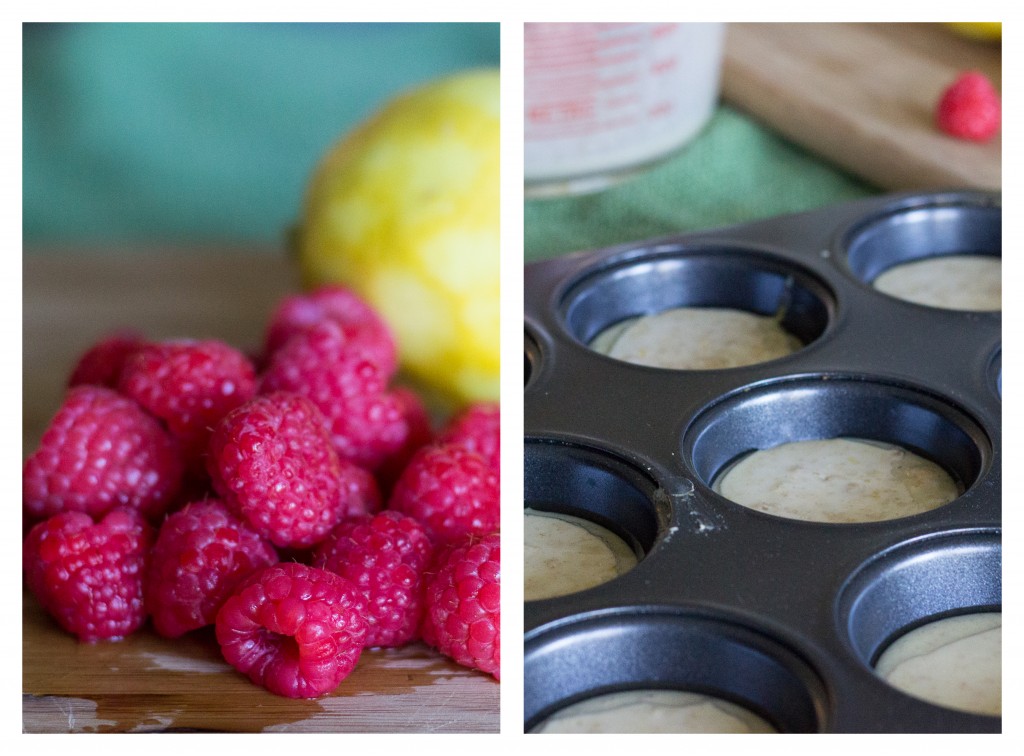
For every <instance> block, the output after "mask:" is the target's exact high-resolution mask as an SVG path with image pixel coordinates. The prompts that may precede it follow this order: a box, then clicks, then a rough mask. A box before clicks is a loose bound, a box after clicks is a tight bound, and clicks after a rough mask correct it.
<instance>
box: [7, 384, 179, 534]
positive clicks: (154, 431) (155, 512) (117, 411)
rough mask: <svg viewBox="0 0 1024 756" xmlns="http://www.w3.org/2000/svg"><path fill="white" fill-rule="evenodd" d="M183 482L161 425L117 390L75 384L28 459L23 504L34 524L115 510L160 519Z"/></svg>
mask: <svg viewBox="0 0 1024 756" xmlns="http://www.w3.org/2000/svg"><path fill="white" fill-rule="evenodd" d="M181 477H182V463H181V458H180V452H179V450H178V447H177V445H176V444H175V443H174V440H173V439H172V438H171V437H170V436H169V435H168V434H167V432H166V431H165V430H164V429H163V427H162V426H161V425H160V423H159V422H157V420H155V419H154V418H153V417H151V416H150V415H149V414H147V413H146V412H145V410H143V409H142V408H141V407H139V405H137V404H136V403H135V402H133V401H132V400H131V399H128V398H127V397H124V396H121V395H120V394H118V393H117V392H115V391H113V390H111V389H108V388H103V387H101V386H76V387H75V388H72V389H70V390H69V391H68V393H67V396H65V398H64V403H63V404H62V405H61V407H60V409H59V410H58V411H57V414H56V415H55V416H54V418H53V420H51V421H50V425H49V426H48V427H47V429H46V431H45V432H44V433H43V436H42V439H41V440H40V442H39V448H38V449H36V451H35V452H33V453H32V455H31V456H30V457H29V458H28V459H27V460H25V466H24V469H23V475H22V481H23V486H22V497H23V498H22V500H23V504H24V511H25V514H26V516H27V517H28V518H29V519H33V520H39V519H43V518H46V517H49V516H51V515H54V514H57V513H58V512H64V511H77V512H85V513H87V514H89V515H92V516H93V517H100V516H102V515H103V514H105V513H106V512H108V511H109V510H110V509H112V508H113V507H115V506H125V507H131V508H133V509H138V510H140V511H141V512H142V514H144V515H145V516H147V517H150V518H156V517H159V516H160V515H162V514H163V513H164V511H166V509H167V507H168V506H169V505H170V503H171V501H172V500H173V499H174V496H175V494H176V493H177V492H178V489H179V487H180V485H181Z"/></svg>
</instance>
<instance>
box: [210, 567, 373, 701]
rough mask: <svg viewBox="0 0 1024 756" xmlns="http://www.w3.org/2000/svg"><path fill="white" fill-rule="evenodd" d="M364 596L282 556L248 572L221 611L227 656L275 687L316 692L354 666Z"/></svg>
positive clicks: (220, 634) (294, 694)
mask: <svg viewBox="0 0 1024 756" xmlns="http://www.w3.org/2000/svg"><path fill="white" fill-rule="evenodd" d="M365 601H366V600H365V599H364V598H363V597H362V595H361V594H360V593H359V591H358V590H356V588H355V587H354V586H353V585H352V584H351V583H349V582H348V581H347V580H345V579H344V578H342V577H339V576H338V575H335V574H334V573H333V572H328V571H327V570H322V569H319V568H317V567H308V566H306V565H303V564H297V563H295V562H284V563H281V564H277V565H274V566H272V567H266V568H264V569H262V570H260V571H259V572H256V573H254V574H252V575H250V576H249V577H248V578H246V579H245V580H244V581H243V582H242V583H241V584H240V586H239V587H238V589H237V590H236V591H235V593H234V594H233V595H232V596H231V597H230V598H228V600H227V601H225V602H224V606H222V607H221V610H220V611H219V612H218V613H217V622H216V632H217V641H218V643H220V648H221V652H222V653H223V654H224V658H225V659H226V660H227V661H228V663H229V664H231V665H232V666H233V667H234V668H235V669H237V670H238V671H239V672H242V673H243V674H245V675H248V677H249V679H250V680H252V681H253V682H254V683H256V684H257V685H262V686H263V687H265V688H266V689H267V690H269V691H270V692H271V693H276V694H277V695H279V696H286V697H288V698H315V697H316V696H320V695H323V694H324V693H329V692H331V691H332V690H334V689H335V688H336V687H338V685H339V684H340V683H341V681H342V680H344V679H345V678H346V677H347V676H348V675H349V673H350V672H351V671H352V670H353V669H354V668H355V666H356V663H357V662H358V661H359V656H360V654H361V653H362V650H363V644H364V642H365V641H366V619H365V617H364V615H365V612H366V603H365Z"/></svg>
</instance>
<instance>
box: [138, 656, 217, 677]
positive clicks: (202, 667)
mask: <svg viewBox="0 0 1024 756" xmlns="http://www.w3.org/2000/svg"><path fill="white" fill-rule="evenodd" d="M140 656H141V657H142V658H144V659H145V660H146V661H147V663H148V666H146V667H145V668H146V669H159V670H163V671H165V672H194V673H196V674H213V673H217V672H230V671H231V665H229V664H228V663H227V662H214V661H207V660H205V659H192V658H189V657H187V656H178V655H177V654H155V653H150V652H145V653H142V654H140Z"/></svg>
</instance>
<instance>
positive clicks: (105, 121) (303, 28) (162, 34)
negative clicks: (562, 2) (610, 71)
mask: <svg viewBox="0 0 1024 756" xmlns="http://www.w3.org/2000/svg"><path fill="white" fill-rule="evenodd" d="M23 42H24V44H23V63H24V68H23V72H24V73H23V77H24V78H23V105H24V109H23V113H24V115H23V135H24V148H23V171H24V173H23V190H24V210H23V223H24V238H25V242H26V244H28V245H33V244H46V243H59V242H68V241H70V242H104V241H121V242H124V241H143V242H154V241H172V242H190V241H230V242H242V243H246V242H260V243H270V244H274V243H277V242H280V241H281V239H282V238H283V235H284V232H285V230H286V229H287V227H288V226H289V225H290V224H292V223H293V222H294V221H295V220H296V218H297V216H298V211H299V206H300V203H301V199H302V193H303V191H304V188H305V185H306V182H307V181H308V179H309V176H310V174H311V172H312V171H313V168H314V166H315V164H316V162H317V160H318V159H319V158H320V156H321V155H322V154H323V153H324V152H325V151H326V150H327V149H328V148H329V147H330V145H331V144H333V143H334V142H335V140H337V139H338V138H339V137H340V136H341V135H342V134H343V133H344V132H345V131H347V130H348V129H349V128H351V127H352V126H354V125H355V124H356V123H357V122H358V121H360V120H362V119H363V118H365V117H366V116H368V115H369V114H370V112H372V111H373V110H374V109H376V108H377V107H378V106H380V105H381V104H383V102H384V101H385V100H386V99H388V98H390V97H391V96H393V95H394V94H396V93H397V92H398V91H399V90H402V89H405V88H408V87H411V86H414V85H416V84H419V83H421V82H424V81H426V80H428V79H431V78H435V77H438V76H442V75H445V74H448V73H453V72H455V71H456V70H459V69H463V68H470V67H476V66H496V65H498V63H499V61H500V44H499V42H500V40H499V25H498V24H163V23H154V24H149V23H147V24H105V23H104V24H26V25H25V26H24V29H23Z"/></svg>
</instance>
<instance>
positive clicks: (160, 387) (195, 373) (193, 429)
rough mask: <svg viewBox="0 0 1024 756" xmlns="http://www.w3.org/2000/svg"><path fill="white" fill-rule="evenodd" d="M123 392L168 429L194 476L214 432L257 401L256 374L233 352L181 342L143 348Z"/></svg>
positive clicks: (125, 373)
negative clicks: (223, 420)
mask: <svg viewBox="0 0 1024 756" xmlns="http://www.w3.org/2000/svg"><path fill="white" fill-rule="evenodd" d="M118 389H119V390H120V391H121V393H123V394H125V395H126V396H130V397H132V398H133V399H135V400H136V401H137V402H138V403H139V404H141V405H142V406H143V407H144V408H145V409H147V410H149V412H151V413H152V414H154V415H156V416H157V417H158V418H160V419H161V420H163V421H164V422H165V423H166V424H167V427H168V429H169V430H170V431H171V434H172V435H174V436H175V437H176V438H177V439H179V442H180V443H181V445H182V449H183V451H184V454H185V461H186V464H187V465H188V467H189V469H190V471H192V472H193V473H195V472H201V471H202V469H203V458H202V457H203V454H204V453H205V451H206V445H207V442H208V441H209V438H210V429H211V428H213V426H214V425H216V424H217V421H218V420H220V419H221V418H222V417H224V415H226V414H227V413H228V412H229V411H231V410H233V409H234V408H235V407H237V406H239V405H240V404H242V403H244V402H246V401H248V400H249V399H251V398H252V397H253V395H254V394H255V393H256V375H255V370H254V368H253V366H252V363H251V362H250V361H249V358H248V357H246V356H245V355H244V354H243V353H242V352H240V351H238V350H237V349H235V348H234V347H231V346H229V345H227V344H225V343H223V342H221V341H216V340H212V339H210V340H205V341H196V340H192V339H180V340H173V341H163V342H159V343H154V344H148V345H146V346H144V347H142V348H140V349H138V350H137V351H136V352H135V353H134V354H132V355H131V356H130V357H129V358H128V359H127V360H126V361H125V364H124V368H123V370H122V373H121V378H120V381H119V382H118Z"/></svg>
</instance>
